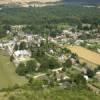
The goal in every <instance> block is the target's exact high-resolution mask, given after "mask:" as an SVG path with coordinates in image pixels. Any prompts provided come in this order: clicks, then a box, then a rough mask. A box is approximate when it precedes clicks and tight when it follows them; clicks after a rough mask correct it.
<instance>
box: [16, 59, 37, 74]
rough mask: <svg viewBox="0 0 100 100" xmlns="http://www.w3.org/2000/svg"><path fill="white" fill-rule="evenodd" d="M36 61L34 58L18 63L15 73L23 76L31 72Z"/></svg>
mask: <svg viewBox="0 0 100 100" xmlns="http://www.w3.org/2000/svg"><path fill="white" fill-rule="evenodd" d="M36 68H37V62H36V61H35V60H29V61H27V63H26V64H24V63H20V64H19V65H18V67H17V68H16V73H18V74H19V75H21V76H25V75H26V74H31V73H33V72H34V71H36Z"/></svg>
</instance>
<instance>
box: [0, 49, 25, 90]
mask: <svg viewBox="0 0 100 100" xmlns="http://www.w3.org/2000/svg"><path fill="white" fill-rule="evenodd" d="M25 82H26V79H25V78H23V77H20V76H18V75H17V74H16V73H15V66H14V65H13V64H12V63H11V62H10V60H9V56H8V55H7V54H6V52H5V51H2V50H0V89H2V88H6V87H11V86H13V85H15V84H19V85H22V84H24V83H25Z"/></svg>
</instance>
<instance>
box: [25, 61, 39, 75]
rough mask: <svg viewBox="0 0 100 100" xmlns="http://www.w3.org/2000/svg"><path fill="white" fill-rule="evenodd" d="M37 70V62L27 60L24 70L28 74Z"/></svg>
mask: <svg viewBox="0 0 100 100" xmlns="http://www.w3.org/2000/svg"><path fill="white" fill-rule="evenodd" d="M36 68H37V62H36V61H35V60H29V61H27V63H26V70H27V72H28V73H32V72H34V71H36Z"/></svg>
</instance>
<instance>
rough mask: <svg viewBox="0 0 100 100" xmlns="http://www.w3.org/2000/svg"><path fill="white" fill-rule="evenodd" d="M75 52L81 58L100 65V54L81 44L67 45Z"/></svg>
mask: <svg viewBox="0 0 100 100" xmlns="http://www.w3.org/2000/svg"><path fill="white" fill-rule="evenodd" d="M66 47H68V48H69V49H70V50H71V51H72V52H73V53H76V54H77V55H78V56H79V57H80V58H83V59H85V60H87V61H89V62H91V63H94V64H98V65H100V54H98V53H95V52H93V51H90V50H88V49H86V48H83V47H80V46H66Z"/></svg>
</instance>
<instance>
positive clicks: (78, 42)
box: [75, 40, 84, 45]
mask: <svg viewBox="0 0 100 100" xmlns="http://www.w3.org/2000/svg"><path fill="white" fill-rule="evenodd" d="M81 43H84V40H76V41H75V44H76V45H80V44H81Z"/></svg>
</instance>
